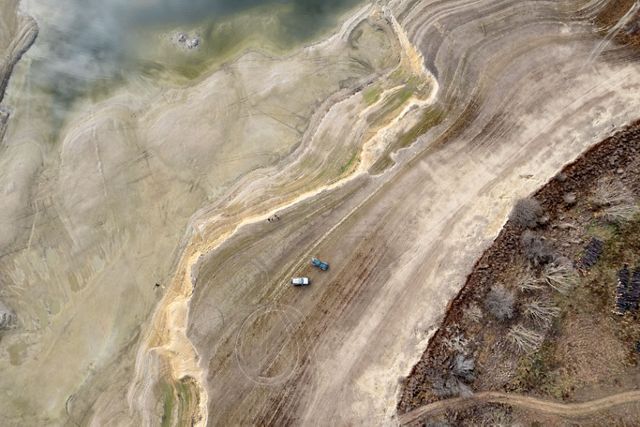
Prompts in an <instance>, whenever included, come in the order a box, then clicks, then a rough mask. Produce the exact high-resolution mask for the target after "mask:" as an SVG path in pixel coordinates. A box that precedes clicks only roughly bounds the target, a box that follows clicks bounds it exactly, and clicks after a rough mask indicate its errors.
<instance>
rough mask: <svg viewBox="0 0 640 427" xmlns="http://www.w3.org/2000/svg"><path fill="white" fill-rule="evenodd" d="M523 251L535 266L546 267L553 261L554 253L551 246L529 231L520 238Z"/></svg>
mask: <svg viewBox="0 0 640 427" xmlns="http://www.w3.org/2000/svg"><path fill="white" fill-rule="evenodd" d="M520 245H521V246H522V251H523V252H524V255H525V256H526V257H527V259H528V260H529V262H531V263H532V264H533V265H534V266H539V265H545V264H548V263H550V262H551V261H553V259H554V252H553V249H552V248H551V246H550V245H549V244H548V243H547V242H546V241H545V240H544V239H543V238H542V237H540V236H537V235H536V234H535V233H534V232H532V231H530V230H527V231H525V232H524V233H522V236H521V237H520Z"/></svg>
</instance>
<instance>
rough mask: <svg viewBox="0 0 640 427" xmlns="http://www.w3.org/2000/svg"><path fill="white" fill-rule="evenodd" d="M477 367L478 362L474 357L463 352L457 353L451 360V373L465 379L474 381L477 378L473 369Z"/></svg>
mask: <svg viewBox="0 0 640 427" xmlns="http://www.w3.org/2000/svg"><path fill="white" fill-rule="evenodd" d="M475 367H476V362H475V360H473V358H472V357H465V356H464V355H462V354H458V355H456V357H454V358H453V359H452V360H451V363H450V369H451V373H452V374H453V375H455V376H456V377H458V378H461V379H463V380H465V381H473V380H474V378H475V375H474V372H473V370H474V369H475Z"/></svg>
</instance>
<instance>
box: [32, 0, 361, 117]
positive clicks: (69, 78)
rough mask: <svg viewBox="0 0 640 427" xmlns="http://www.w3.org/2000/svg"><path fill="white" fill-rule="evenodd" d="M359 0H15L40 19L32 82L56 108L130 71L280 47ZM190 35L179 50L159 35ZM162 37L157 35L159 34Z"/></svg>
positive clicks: (159, 74)
mask: <svg viewBox="0 0 640 427" xmlns="http://www.w3.org/2000/svg"><path fill="white" fill-rule="evenodd" d="M359 3H362V0H233V1H231V0H23V8H24V9H25V10H26V12H27V13H29V14H32V15H33V16H34V17H35V18H36V19H37V21H38V23H39V25H40V36H39V38H38V40H37V42H36V45H35V46H34V48H33V49H32V51H31V52H30V53H29V55H30V57H31V58H32V62H31V69H30V71H29V74H30V76H29V79H30V82H31V85H32V86H33V87H37V88H39V89H40V90H41V91H43V92H46V93H50V94H51V95H52V97H53V100H54V102H53V104H52V105H53V106H55V108H57V111H58V112H59V111H64V110H66V109H67V108H68V107H69V105H70V104H72V103H73V102H74V100H76V99H77V98H79V97H87V96H90V97H94V98H97V97H103V96H105V94H108V93H109V92H110V91H111V90H112V89H113V88H114V87H117V86H118V85H121V84H123V83H124V82H126V81H130V80H133V79H136V78H141V77H142V78H144V77H152V78H158V79H162V78H169V76H172V77H180V78H182V79H183V80H185V81H187V80H189V79H194V78H197V77H199V76H200V75H201V74H202V73H203V72H206V71H207V70H209V69H210V68H211V66H213V65H215V64H216V63H220V62H221V61H223V60H225V59H228V58H230V57H231V56H232V55H234V54H235V53H237V52H238V51H239V50H240V49H244V48H247V47H261V48H265V49H267V50H275V51H281V50H286V49H289V48H291V47H294V46H296V45H298V44H300V43H303V42H306V41H309V40H312V39H314V37H317V36H319V35H320V34H321V33H322V32H324V31H327V30H328V29H329V28H332V27H334V26H335V25H336V24H337V20H338V18H339V17H340V16H342V14H344V13H345V12H346V11H347V10H348V9H350V8H353V7H354V6H356V5H357V4H359ZM177 31H184V32H185V33H187V34H189V35H196V34H197V35H198V36H200V38H201V44H200V46H199V47H198V48H197V49H179V48H177V47H176V46H173V45H172V44H171V43H169V42H167V40H166V39H167V37H169V36H167V34H169V35H171V34H175V33H176V32H177ZM162 37H164V39H163V38H162Z"/></svg>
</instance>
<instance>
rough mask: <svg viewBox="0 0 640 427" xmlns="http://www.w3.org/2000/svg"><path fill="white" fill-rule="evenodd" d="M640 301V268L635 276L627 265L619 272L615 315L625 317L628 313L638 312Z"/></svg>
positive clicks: (635, 272) (639, 267) (636, 270)
mask: <svg viewBox="0 0 640 427" xmlns="http://www.w3.org/2000/svg"><path fill="white" fill-rule="evenodd" d="M639 299H640V266H638V267H637V268H636V269H635V271H634V272H633V275H631V272H630V271H629V267H628V266H627V265H626V264H625V265H624V267H622V269H621V270H620V271H618V285H617V286H616V307H615V310H614V313H615V314H619V315H624V314H625V313H626V312H627V311H630V312H635V311H637V310H638V300H639Z"/></svg>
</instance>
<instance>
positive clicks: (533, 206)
mask: <svg viewBox="0 0 640 427" xmlns="http://www.w3.org/2000/svg"><path fill="white" fill-rule="evenodd" d="M542 215H543V210H542V206H540V203H539V202H538V201H537V200H535V199H532V198H529V197H527V198H524V199H520V200H518V201H517V202H516V204H515V206H514V207H513V210H512V211H511V214H510V215H509V219H510V220H511V221H512V222H513V223H514V224H516V225H518V226H520V227H525V228H534V227H535V226H536V225H538V224H539V222H540V220H541V219H542Z"/></svg>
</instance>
